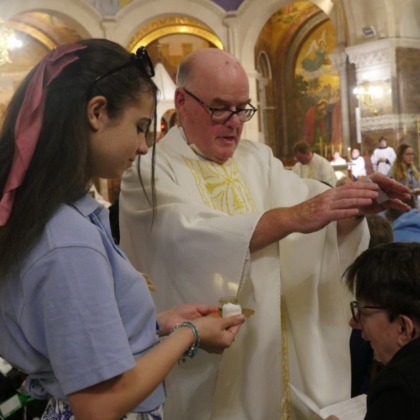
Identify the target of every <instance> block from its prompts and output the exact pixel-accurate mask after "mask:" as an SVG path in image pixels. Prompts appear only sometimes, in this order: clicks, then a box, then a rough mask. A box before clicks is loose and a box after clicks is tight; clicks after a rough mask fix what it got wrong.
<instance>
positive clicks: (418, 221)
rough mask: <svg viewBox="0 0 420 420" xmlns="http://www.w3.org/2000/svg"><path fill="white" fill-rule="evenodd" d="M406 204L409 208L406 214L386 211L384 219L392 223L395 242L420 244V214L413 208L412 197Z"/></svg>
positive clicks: (394, 210)
mask: <svg viewBox="0 0 420 420" xmlns="http://www.w3.org/2000/svg"><path fill="white" fill-rule="evenodd" d="M407 204H408V205H409V206H410V207H411V210H410V211H409V212H408V213H407V212H402V211H399V210H397V209H387V210H386V211H385V217H386V218H387V219H388V220H389V221H390V222H391V223H392V230H393V232H394V241H395V242H420V212H419V210H417V209H416V207H415V206H416V203H415V198H414V196H411V199H410V200H409V201H408V202H407Z"/></svg>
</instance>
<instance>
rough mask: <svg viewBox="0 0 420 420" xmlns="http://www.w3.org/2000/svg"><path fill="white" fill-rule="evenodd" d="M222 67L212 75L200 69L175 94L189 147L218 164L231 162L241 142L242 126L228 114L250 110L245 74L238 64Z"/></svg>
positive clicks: (234, 115)
mask: <svg viewBox="0 0 420 420" xmlns="http://www.w3.org/2000/svg"><path fill="white" fill-rule="evenodd" d="M224 64H225V66H221V67H222V68H221V69H220V71H218V72H215V71H214V66H213V68H212V70H213V71H206V69H205V68H201V72H200V73H199V72H196V76H195V77H194V78H192V81H191V83H188V86H186V88H178V89H177V91H176V94H175V101H176V104H177V110H178V114H179V116H180V125H181V127H182V128H183V129H184V133H185V135H186V137H187V140H188V143H189V144H195V146H196V147H197V148H198V150H199V153H200V154H201V155H202V156H204V157H205V158H207V159H208V160H211V161H213V162H217V163H224V162H226V161H227V160H228V159H229V158H231V157H232V156H233V154H234V152H235V150H236V147H237V146H238V143H239V141H240V139H241V134H242V129H243V124H244V122H241V121H240V118H239V117H238V115H237V114H233V115H232V114H230V113H229V110H230V111H237V110H239V109H244V108H250V106H249V103H250V99H249V89H248V78H247V76H246V73H245V71H244V70H243V68H242V66H240V65H239V63H238V64H236V63H233V62H227V63H224ZM210 67H211V66H210ZM223 110H225V111H223ZM226 110H227V112H226ZM222 111H223V112H224V114H223V112H222ZM220 115H221V116H222V117H223V118H219V116H220ZM226 117H227V118H226Z"/></svg>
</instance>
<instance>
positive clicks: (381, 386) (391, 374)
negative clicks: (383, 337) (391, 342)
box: [365, 338, 420, 420]
mask: <svg viewBox="0 0 420 420" xmlns="http://www.w3.org/2000/svg"><path fill="white" fill-rule="evenodd" d="M399 419H401V420H419V419H420V338H417V339H415V340H413V341H411V342H410V343H409V344H407V345H406V346H404V347H402V348H401V349H400V350H399V351H398V352H397V353H396V354H395V355H394V357H393V358H392V359H391V360H390V361H389V362H388V364H386V365H385V367H384V368H383V369H382V370H381V371H380V372H379V373H378V375H377V376H376V378H375V379H374V380H373V382H372V384H371V387H370V389H369V394H368V397H367V414H366V417H365V420H399Z"/></svg>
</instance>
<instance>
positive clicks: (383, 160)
mask: <svg viewBox="0 0 420 420" xmlns="http://www.w3.org/2000/svg"><path fill="white" fill-rule="evenodd" d="M396 157H397V156H396V154H395V150H394V149H393V148H392V147H390V146H388V145H387V141H386V138H385V137H381V138H380V139H379V147H377V148H376V149H375V150H374V151H373V153H372V156H371V158H370V160H371V162H372V166H373V170H374V171H375V172H380V173H381V174H384V175H388V172H389V170H390V169H391V167H392V164H393V163H394V160H395V158H396Z"/></svg>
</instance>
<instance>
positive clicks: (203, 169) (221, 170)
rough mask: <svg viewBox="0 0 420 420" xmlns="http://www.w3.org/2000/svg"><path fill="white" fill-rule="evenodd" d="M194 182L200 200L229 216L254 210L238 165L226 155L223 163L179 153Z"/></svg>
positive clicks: (253, 204) (252, 200)
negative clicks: (226, 159)
mask: <svg viewBox="0 0 420 420" xmlns="http://www.w3.org/2000/svg"><path fill="white" fill-rule="evenodd" d="M183 158H184V161H185V163H186V164H187V166H188V167H189V168H190V170H191V173H192V174H193V176H194V179H195V182H196V184H197V188H198V191H199V193H200V195H201V198H202V200H203V203H204V204H205V205H206V206H208V207H210V208H212V209H215V210H219V211H222V212H224V213H226V214H229V215H231V216H232V215H234V214H246V213H253V212H256V211H257V207H256V205H255V202H254V199H253V198H252V196H251V193H250V191H249V188H248V186H247V185H246V183H245V180H244V179H243V178H242V175H241V172H240V170H239V167H238V164H237V163H236V161H235V159H234V158H230V159H229V160H228V161H226V162H225V163H224V164H223V165H220V164H218V163H215V162H210V161H208V160H197V159H189V158H187V157H185V156H183Z"/></svg>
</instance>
